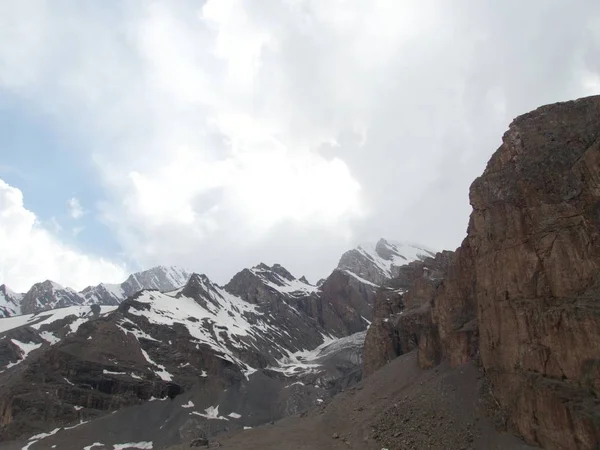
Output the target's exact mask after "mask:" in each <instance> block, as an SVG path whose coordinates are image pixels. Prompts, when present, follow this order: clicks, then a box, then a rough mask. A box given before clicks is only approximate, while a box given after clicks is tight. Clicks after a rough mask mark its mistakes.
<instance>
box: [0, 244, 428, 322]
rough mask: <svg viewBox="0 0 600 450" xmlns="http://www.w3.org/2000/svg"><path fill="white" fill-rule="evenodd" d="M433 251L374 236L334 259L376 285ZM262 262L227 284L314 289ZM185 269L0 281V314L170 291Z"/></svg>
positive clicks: (183, 279)
mask: <svg viewBox="0 0 600 450" xmlns="http://www.w3.org/2000/svg"><path fill="white" fill-rule="evenodd" d="M434 254H435V253H434V252H432V251H431V250H428V249H426V248H424V247H423V246H419V245H411V244H405V243H399V242H395V241H389V240H385V239H380V240H379V241H378V242H377V243H376V244H361V245H359V246H358V247H357V248H356V249H353V250H349V251H348V252H346V253H344V254H343V255H342V257H341V259H340V262H339V264H338V270H344V271H347V273H349V274H350V275H352V276H355V277H357V279H358V280H359V281H362V282H369V283H372V284H374V285H380V284H381V283H383V282H384V281H385V280H387V279H390V278H393V277H394V276H395V274H396V273H397V271H398V267H400V266H402V265H403V264H406V263H408V262H410V261H414V260H417V259H422V258H424V257H426V256H432V255H434ZM265 268H268V266H266V265H265V264H260V265H259V266H257V267H255V268H252V269H245V270H244V271H242V272H241V273H239V274H237V275H236V276H235V277H234V278H233V279H232V280H231V282H230V284H229V285H228V286H230V288H231V289H234V290H236V287H235V284H236V283H238V282H239V280H240V279H241V278H248V277H252V276H254V277H259V278H263V279H264V281H265V282H266V283H267V284H268V285H271V286H277V287H278V288H279V289H280V290H281V289H284V290H286V292H294V291H295V290H297V292H308V291H311V290H312V291H314V290H316V289H317V287H316V286H312V285H310V283H308V281H307V280H306V278H304V277H301V278H300V279H298V280H296V279H295V278H294V277H292V275H291V274H290V273H289V272H288V271H287V270H286V269H285V268H283V267H282V266H280V265H279V264H275V265H274V266H273V268H272V270H265ZM269 269H270V268H269ZM191 274H192V272H191V271H189V270H185V269H181V268H178V267H176V266H157V267H153V268H151V269H149V270H145V271H142V272H137V273H134V274H131V275H130V276H129V277H128V278H127V279H126V280H125V281H123V282H122V283H120V284H110V283H100V284H98V285H97V286H88V287H86V288H85V289H83V290H82V291H80V292H77V291H75V290H74V289H71V288H69V287H63V286H61V285H60V284H58V283H56V282H54V281H51V280H46V281H42V282H39V283H35V284H34V285H33V286H32V287H31V289H29V291H27V292H26V293H16V292H13V291H12V290H11V289H10V288H9V287H8V286H6V285H4V284H3V285H0V318H1V317H10V316H16V315H20V314H32V313H37V312H40V311H47V310H50V309H56V308H64V307H67V306H78V305H79V306H83V305H92V304H98V305H108V306H110V305H112V306H114V305H118V304H119V303H121V302H122V301H123V300H125V299H126V298H127V297H129V296H131V295H133V294H135V293H136V292H138V291H140V290H142V289H156V290H159V291H161V292H169V291H173V290H175V289H177V288H179V287H181V286H183V285H184V284H185V283H186V282H187V280H188V279H189V277H190V275H191ZM265 277H271V279H270V280H269V279H267V278H265ZM322 281H324V280H321V282H322ZM269 283H270V284H269ZM238 293H240V294H242V295H243V296H245V297H248V298H249V295H250V294H249V293H248V292H239V289H238Z"/></svg>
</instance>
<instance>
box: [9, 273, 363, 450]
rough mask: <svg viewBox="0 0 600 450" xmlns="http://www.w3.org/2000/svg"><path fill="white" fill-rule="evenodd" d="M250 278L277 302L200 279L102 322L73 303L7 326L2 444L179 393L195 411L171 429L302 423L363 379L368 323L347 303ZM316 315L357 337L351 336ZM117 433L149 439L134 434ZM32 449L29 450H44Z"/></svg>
mask: <svg viewBox="0 0 600 450" xmlns="http://www.w3.org/2000/svg"><path fill="white" fill-rule="evenodd" d="M245 273H247V274H249V275H250V276H251V278H250V279H251V280H252V284H251V285H249V286H251V287H254V288H256V289H258V290H259V291H261V292H262V290H264V292H268V295H269V296H270V297H269V298H270V301H261V299H258V300H259V301H256V302H254V303H250V302H248V301H245V300H244V299H242V298H241V297H240V296H238V295H236V294H234V293H232V292H228V290H227V289H226V288H225V287H221V286H218V285H217V284H215V283H212V282H211V281H210V280H209V279H208V278H207V277H206V276H204V275H197V274H193V275H192V276H191V277H190V278H189V280H188V282H187V283H186V284H185V285H184V286H183V287H181V288H179V289H176V290H174V291H171V292H167V293H161V292H160V291H156V290H143V291H140V292H138V293H136V294H135V295H133V296H130V297H129V298H128V299H126V300H125V301H123V302H122V303H121V304H120V305H119V306H116V307H103V308H102V311H101V312H100V313H98V312H96V313H95V314H94V312H93V311H92V307H91V306H73V307H68V308H62V309H57V310H53V311H46V312H41V313H38V314H33V315H24V316H17V317H10V318H6V319H0V399H4V400H5V401H6V402H8V403H7V404H15V405H17V404H18V405H20V407H19V409H11V408H8V410H6V411H5V412H0V421H3V420H5V419H6V417H4V416H3V414H10V415H11V416H10V417H11V420H10V423H9V425H8V426H7V427H5V429H4V431H3V432H4V433H5V435H4V439H14V438H16V437H19V436H21V435H23V433H29V434H35V433H40V432H47V431H49V430H54V429H56V427H64V429H63V431H61V433H64V432H70V430H71V428H72V427H65V424H71V423H78V422H80V421H82V420H83V421H85V420H89V418H95V417H98V416H101V415H104V414H107V413H109V412H113V411H116V410H119V409H123V408H127V407H129V406H134V405H140V404H144V405H146V404H147V405H153V404H154V403H156V402H154V401H153V400H157V399H159V400H160V399H166V398H167V397H171V398H174V397H179V396H181V397H180V398H179V399H178V400H177V403H178V404H179V403H181V405H187V406H185V408H190V410H189V411H188V410H187V409H184V410H182V413H181V414H178V415H177V419H176V421H175V422H169V420H171V419H168V420H167V422H164V424H167V423H168V426H169V427H173V426H177V427H182V426H184V425H185V423H187V421H188V420H189V419H188V418H189V417H191V416H192V415H193V418H194V420H201V419H202V420H215V419H218V417H212V416H211V417H208V416H210V414H208V413H203V412H202V411H207V410H214V409H216V408H219V407H220V409H219V417H221V416H223V417H225V418H226V419H223V420H225V421H227V422H228V423H227V426H229V427H231V426H233V427H235V426H239V427H243V426H256V425H258V424H260V423H264V422H268V421H270V420H276V419H278V418H281V417H285V416H287V415H292V414H296V413H297V412H298V411H301V410H304V409H306V408H307V407H309V406H311V405H314V404H316V403H315V402H316V400H317V399H322V398H327V397H329V396H331V395H333V393H335V392H337V390H339V389H340V388H341V387H342V386H345V385H346V383H347V381H343V380H349V379H356V376H355V375H353V374H354V373H355V372H356V371H357V370H358V371H360V362H361V359H362V341H363V340H364V333H365V331H364V330H365V329H366V322H365V321H364V320H363V319H362V318H361V316H360V314H359V312H357V311H356V310H355V309H354V308H353V306H352V304H350V303H345V302H344V304H343V305H342V306H343V307H340V308H339V309H336V308H334V307H332V306H331V303H334V304H335V301H333V299H332V298H331V297H327V296H326V295H325V294H326V293H325V292H324V291H323V292H321V291H319V290H318V289H317V288H316V287H314V286H312V285H310V284H309V283H307V282H306V280H304V279H301V280H297V279H295V278H294V277H293V276H292V275H291V274H289V272H287V271H286V270H285V269H284V268H283V267H281V266H278V265H275V266H273V267H270V268H269V267H268V266H262V265H261V266H257V267H255V268H253V269H251V270H249V269H247V271H246V272H245ZM352 286H355V285H354V284H352V285H348V289H357V293H358V292H359V291H360V289H358V288H356V287H352ZM356 286H357V285H356ZM265 295H266V294H265ZM320 295H323V296H322V297H321V296H320ZM357 295H358V294H357ZM261 298H262V297H261ZM265 298H266V297H265ZM318 311H327V318H328V320H334V317H338V315H339V318H338V319H337V320H340V321H342V322H343V321H352V322H356V323H363V325H362V329H361V331H360V332H359V333H358V334H356V335H354V336H352V337H351V338H346V337H344V334H340V333H339V332H336V331H334V330H333V329H331V328H327V326H326V324H327V323H328V322H327V321H324V320H322V318H320V317H319V316H318V315H315V312H318ZM340 330H345V328H343V327H342V328H340ZM313 349H314V350H313ZM31 380H36V382H35V383H33V384H32V383H31ZM38 383H42V384H43V386H44V388H42V389H40V388H39V387H37V384H38ZM266 397H268V398H270V399H271V400H272V401H270V402H269V403H268V404H265V403H264V401H263V399H264V398H266ZM321 401H322V400H321ZM158 403H162V402H158ZM167 403H168V404H171V403H170V402H165V404H167ZM58 405H60V407H58ZM54 406H56V407H54ZM148 407H149V408H150V406H148ZM49 408H50V409H49ZM182 408H183V406H182ZM211 408H212V409H211ZM29 411H34V412H33V413H30V412H29ZM48 411H50V413H48ZM38 412H39V414H38ZM109 416H110V414H109ZM105 417H106V416H105ZM219 420H221V419H219ZM161 425H163V424H162V423H161ZM171 431H173V430H171ZM171 431H170V432H169V434H168V436H171V438H173V436H179V432H178V431H175V432H174V433H173V432H171ZM122 432H123V433H130V434H127V439H135V440H145V438H143V436H141V435H137V434H136V435H133V434H131V433H132V431H131V430H130V427H128V428H126V429H123V430H122ZM136 432H139V431H136ZM90 439H91V438H90ZM0 440H2V439H0ZM93 442H94V441H90V442H89V444H92V443H93ZM121 442H123V441H121ZM115 443H116V442H115ZM36 445H37V444H34V445H32V447H31V450H37V449H38V448H46V447H44V445H45V443H44V445H42V443H40V444H39V445H37V446H36ZM86 445H88V444H86Z"/></svg>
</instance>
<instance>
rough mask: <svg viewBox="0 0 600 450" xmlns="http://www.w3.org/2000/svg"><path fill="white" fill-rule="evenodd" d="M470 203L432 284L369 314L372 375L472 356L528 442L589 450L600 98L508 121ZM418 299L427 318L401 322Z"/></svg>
mask: <svg viewBox="0 0 600 450" xmlns="http://www.w3.org/2000/svg"><path fill="white" fill-rule="evenodd" d="M470 201H471V205H472V206H473V212H472V214H471V218H470V222H469V227H468V231H467V237H466V238H465V240H464V241H463V243H462V245H461V247H460V248H459V249H458V250H457V251H456V254H455V255H454V256H453V257H452V260H451V262H450V264H449V265H448V266H447V267H446V268H445V269H444V268H443V267H442V270H439V279H438V280H437V281H435V282H432V280H430V279H429V277H428V276H427V275H426V274H425V273H423V274H422V275H421V276H419V277H417V278H416V279H414V280H413V281H412V283H411V286H410V288H409V289H408V291H407V292H402V293H398V294H396V298H391V299H390V301H389V303H390V304H391V306H390V307H388V308H387V309H384V310H383V312H382V313H381V314H379V313H376V316H379V318H378V319H377V320H376V321H375V322H374V324H373V327H371V329H370V330H369V333H368V336H367V342H366V344H365V345H366V347H365V363H366V368H367V370H369V371H372V370H373V369H374V368H377V367H378V366H380V365H382V364H384V363H385V362H386V361H387V360H388V359H389V358H390V357H392V356H394V355H395V354H399V353H403V352H405V351H407V350H410V349H411V348H414V347H418V349H419V360H420V363H421V365H422V366H428V365H432V364H435V363H436V362H437V360H438V357H443V358H446V359H448V360H449V361H450V362H451V364H453V365H459V364H462V363H464V362H466V361H468V360H469V359H477V360H479V361H480V362H481V364H482V366H483V368H484V370H485V373H486V376H487V378H488V380H489V382H490V385H491V389H492V393H493V395H494V397H495V398H496V400H497V402H498V404H499V406H500V407H501V408H502V410H503V411H504V412H505V413H506V416H507V418H508V424H509V426H510V427H511V428H512V429H513V430H514V431H516V432H517V433H519V434H520V435H522V436H523V437H524V438H525V440H526V441H527V442H528V443H531V444H536V445H541V446H543V447H544V448H548V449H585V450H588V449H589V450H592V449H597V448H598V445H599V444H600V400H599V397H598V396H599V394H600V381H599V380H600V300H599V299H600V241H599V239H598V238H599V231H598V230H599V229H600V97H590V98H585V99H580V100H577V101H573V102H567V103H559V104H555V105H549V106H544V107H542V108H539V109H537V110H535V111H533V112H531V113H528V114H525V115H523V116H520V117H519V118H517V119H515V120H514V121H513V123H512V124H511V125H510V128H509V130H508V132H506V133H505V135H504V137H503V143H502V145H501V146H500V148H499V149H498V150H497V151H496V152H495V154H494V155H493V157H492V159H491V160H490V162H489V163H488V165H487V168H486V169H485V172H484V173H483V175H482V176H481V177H479V178H478V179H477V180H475V182H474V183H473V184H472V186H471V190H470ZM436 259H437V258H436ZM378 295H379V296H385V295H386V294H384V293H381V292H380V294H378ZM387 295H389V294H387ZM411 298H412V300H411ZM415 299H417V302H416V304H413V308H414V307H415V306H416V307H417V311H418V308H422V310H421V312H413V313H411V316H413V317H415V318H414V320H413V319H404V318H403V319H402V320H399V319H398V318H397V317H396V316H397V315H399V314H404V311H403V308H406V305H407V304H409V303H410V302H411V301H413V302H414V300H415ZM419 299H420V300H419ZM379 303H381V301H378V302H377V304H379ZM378 309H381V308H380V307H378ZM407 309H408V308H407ZM407 316H408V314H407ZM407 321H408V322H407ZM409 330H413V331H411V332H410V333H409ZM403 334H404V335H406V334H412V336H413V342H410V343H409V345H408V346H407V345H406V344H405V343H404V344H403V343H401V338H400V336H401V335H403Z"/></svg>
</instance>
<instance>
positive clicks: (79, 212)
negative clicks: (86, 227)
mask: <svg viewBox="0 0 600 450" xmlns="http://www.w3.org/2000/svg"><path fill="white" fill-rule="evenodd" d="M67 206H68V207H69V215H70V216H71V217H72V218H73V219H79V218H80V217H81V216H83V214H84V212H83V208H82V207H81V202H80V201H79V199H78V198H77V197H71V198H70V199H69V201H68V202H67Z"/></svg>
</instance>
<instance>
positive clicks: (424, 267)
mask: <svg viewBox="0 0 600 450" xmlns="http://www.w3.org/2000/svg"><path fill="white" fill-rule="evenodd" d="M453 259H454V254H453V253H452V252H447V251H445V252H442V253H438V254H437V255H436V256H435V258H427V259H425V261H415V262H412V263H410V264H407V265H406V266H402V267H400V274H399V276H398V277H397V278H394V279H393V280H390V281H389V282H388V283H387V284H386V285H385V286H384V287H383V288H382V289H381V290H380V291H379V292H378V293H377V297H376V300H375V306H374V312H373V316H374V319H373V324H372V325H371V327H369V330H368V332H367V338H366V340H365V352H364V371H365V375H370V374H371V373H373V372H375V371H376V370H378V369H379V368H381V367H382V366H383V365H385V364H386V363H388V362H389V361H390V360H392V359H394V358H396V357H397V356H399V355H402V354H404V353H408V352H410V351H412V350H414V349H415V348H417V347H420V346H422V347H423V351H422V352H420V355H419V358H420V364H421V366H422V367H430V366H431V365H434V364H435V363H437V362H439V359H440V352H441V349H440V345H439V336H438V330H437V327H435V326H434V322H433V317H432V312H431V305H432V302H433V298H434V296H435V294H436V291H437V289H438V286H440V283H441V282H442V279H443V278H444V277H445V276H446V272H447V271H448V266H449V264H450V262H451V261H452V260H453Z"/></svg>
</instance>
